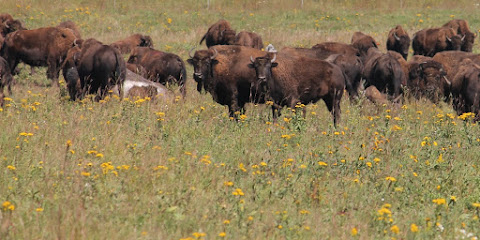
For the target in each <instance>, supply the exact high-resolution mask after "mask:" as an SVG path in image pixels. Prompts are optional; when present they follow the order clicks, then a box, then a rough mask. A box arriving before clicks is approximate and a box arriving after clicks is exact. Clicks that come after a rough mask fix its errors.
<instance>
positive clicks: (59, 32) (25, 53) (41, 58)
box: [1, 27, 75, 84]
mask: <svg viewBox="0 0 480 240" xmlns="http://www.w3.org/2000/svg"><path fill="white" fill-rule="evenodd" d="M74 40H75V36H74V35H73V33H72V31H70V30H67V29H65V28H57V27H47V28H39V29H34V30H19V31H16V32H14V33H11V34H9V35H8V36H7V37H6V38H5V43H4V47H3V48H2V51H1V55H2V57H4V58H5V60H7V62H8V64H9V66H10V70H11V71H12V74H13V71H14V70H15V68H16V66H17V64H18V63H19V62H20V61H22V62H24V63H26V64H28V65H30V66H47V67H48V69H47V77H48V78H49V79H52V80H53V81H54V82H55V83H57V84H58V74H59V71H60V67H61V64H62V61H63V60H64V59H65V57H66V55H67V51H68V50H69V49H70V48H72V47H73V45H74Z"/></svg>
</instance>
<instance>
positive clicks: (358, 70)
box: [281, 42, 363, 99]
mask: <svg viewBox="0 0 480 240" xmlns="http://www.w3.org/2000/svg"><path fill="white" fill-rule="evenodd" d="M281 52H282V53H288V54H296V55H300V56H304V57H310V58H318V59H320V60H326V61H329V62H332V63H334V64H336V65H337V66H339V67H340V69H342V71H343V72H344V73H345V75H346V76H347V81H346V82H345V86H346V89H347V91H348V94H349V96H350V99H355V98H357V97H358V87H359V85H360V82H361V78H362V71H363V63H362V61H361V60H360V58H359V57H358V56H357V55H358V50H357V49H356V48H354V47H352V46H351V45H348V44H345V43H337V42H324V43H320V44H317V45H315V46H313V47H312V48H311V49H310V48H289V47H285V48H283V49H282V50H281Z"/></svg>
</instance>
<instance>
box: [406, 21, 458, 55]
mask: <svg viewBox="0 0 480 240" xmlns="http://www.w3.org/2000/svg"><path fill="white" fill-rule="evenodd" d="M449 39H450V40H449ZM461 45H462V40H461V37H460V36H458V35H457V33H456V32H455V31H454V30H453V29H452V28H446V27H442V28H429V29H422V30H420V31H418V32H416V33H415V34H414V37H413V40H412V47H413V51H414V52H413V55H424V56H427V57H433V56H434V55H435V54H436V53H438V52H441V51H447V50H460V48H461Z"/></svg>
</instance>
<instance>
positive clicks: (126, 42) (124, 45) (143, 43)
mask: <svg viewBox="0 0 480 240" xmlns="http://www.w3.org/2000/svg"><path fill="white" fill-rule="evenodd" d="M110 46H112V47H114V48H116V49H118V50H119V51H120V52H121V53H122V54H130V53H131V52H132V50H133V49H135V47H149V48H153V41H152V38H151V37H150V36H147V35H141V34H138V33H137V34H133V35H131V36H129V37H127V38H125V39H122V40H118V41H116V42H114V43H112V44H110Z"/></svg>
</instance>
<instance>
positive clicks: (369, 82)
mask: <svg viewBox="0 0 480 240" xmlns="http://www.w3.org/2000/svg"><path fill="white" fill-rule="evenodd" d="M366 59H367V61H366V62H365V67H364V71H363V77H364V78H365V87H369V86H375V87H376V88H377V89H378V90H379V91H380V92H383V93H385V92H386V93H387V94H388V95H389V96H390V97H391V99H392V100H393V101H394V102H396V101H398V100H399V99H400V97H401V95H400V94H401V93H402V89H401V86H402V85H405V84H406V77H405V73H404V72H403V70H402V66H401V65H400V63H399V62H398V61H397V59H395V57H393V56H392V55H391V54H384V53H382V52H380V50H378V49H377V48H370V49H369V50H368V52H367V58H366Z"/></svg>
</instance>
